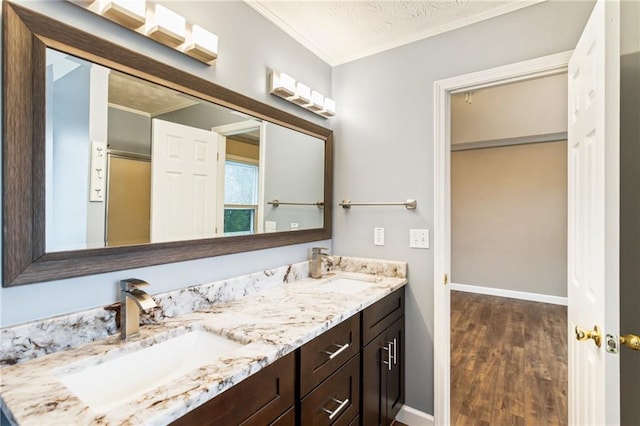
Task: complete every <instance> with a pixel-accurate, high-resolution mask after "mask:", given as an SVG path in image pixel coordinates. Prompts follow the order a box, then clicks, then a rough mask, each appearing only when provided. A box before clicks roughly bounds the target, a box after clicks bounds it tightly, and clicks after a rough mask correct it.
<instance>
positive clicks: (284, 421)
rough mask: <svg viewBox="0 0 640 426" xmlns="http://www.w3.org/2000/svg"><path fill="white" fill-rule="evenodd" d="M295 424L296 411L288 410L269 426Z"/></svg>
mask: <svg viewBox="0 0 640 426" xmlns="http://www.w3.org/2000/svg"><path fill="white" fill-rule="evenodd" d="M295 424H296V410H295V409H294V408H290V409H289V411H287V412H286V413H284V414H283V415H281V416H280V417H278V419H277V420H276V421H275V422H273V423H270V424H269V426H295Z"/></svg>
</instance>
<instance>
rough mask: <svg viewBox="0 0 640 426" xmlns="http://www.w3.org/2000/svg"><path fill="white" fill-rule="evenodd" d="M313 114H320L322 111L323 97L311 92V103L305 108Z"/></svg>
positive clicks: (313, 91) (316, 92)
mask: <svg viewBox="0 0 640 426" xmlns="http://www.w3.org/2000/svg"><path fill="white" fill-rule="evenodd" d="M307 108H308V109H310V110H311V111H313V112H320V111H322V110H323V109H324V95H323V94H322V93H320V92H318V91H315V90H312V91H311V102H310V103H309V105H308V106H307Z"/></svg>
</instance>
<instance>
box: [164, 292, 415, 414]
mask: <svg viewBox="0 0 640 426" xmlns="http://www.w3.org/2000/svg"><path fill="white" fill-rule="evenodd" d="M404 339H405V332H404V288H401V289H399V290H396V291H395V292H393V293H391V294H389V295H388V296H386V297H384V298H383V299H381V300H380V301H378V302H376V303H374V304H373V305H371V306H369V307H368V308H366V309H365V310H363V311H362V312H361V313H359V314H356V315H354V316H352V317H351V318H349V319H346V320H344V321H343V322H341V323H340V324H338V325H336V326H335V327H333V328H331V329H329V330H327V331H326V332H325V333H323V334H321V335H319V336H318V337H316V338H315V339H313V340H311V341H310V342H308V343H306V344H305V345H303V346H302V347H301V348H300V349H298V350H297V351H296V352H294V353H291V354H289V355H287V356H285V357H283V358H282V359H280V360H278V361H276V362H274V363H273V364H271V365H269V366H267V367H265V368H263V369H262V370H261V371H259V372H257V373H256V374H254V375H252V376H250V377H249V378H247V379H245V380H243V381H242V382H240V383H238V384H237V385H236V386H234V387H233V388H231V389H229V390H227V391H225V392H223V393H222V394H220V395H218V396H217V397H215V398H214V399H212V400H211V401H209V402H207V403H205V404H204V405H202V406H200V407H198V408H196V409H195V410H193V411H191V412H190V413H187V414H186V415H185V416H183V417H181V418H180V419H178V420H176V421H175V422H174V423H173V424H174V425H197V426H200V425H220V426H227V425H234V426H235V425H244V426H248V425H261V426H264V425H270V426H293V425H301V426H313V425H345V426H356V425H363V426H373V425H383V426H387V425H390V424H391V423H392V422H393V420H394V419H395V416H396V415H397V414H398V411H399V410H400V408H401V407H402V404H403V403H404V380H405V379H404V374H405V372H404V346H405V341H404Z"/></svg>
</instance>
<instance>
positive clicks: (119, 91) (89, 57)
mask: <svg viewBox="0 0 640 426" xmlns="http://www.w3.org/2000/svg"><path fill="white" fill-rule="evenodd" d="M3 7H4V11H3V12H4V13H3V16H4V34H3V37H4V50H3V55H4V57H3V73H4V75H3V82H4V87H3V93H4V98H3V107H4V114H3V150H4V151H3V173H4V174H3V185H4V187H3V206H4V215H3V222H4V223H3V225H4V244H3V286H11V285H19V284H27V283H33V282H41V281H49V280H56V279H62V278H69V277H75V276H82V275H89V274H95V273H101V272H108V271H114V270H119V269H129V268H136V267H142V266H150V265H156V264H162V263H169V262H177V261H184V260H190V259H197V258H203V257H211V256H218V255H224V254H231V253H238V252H244V251H250V250H258V249H265V248H271V247H278V246H283V245H289V244H298V243H303V242H310V241H317V240H323V239H328V238H331V202H332V193H331V187H332V160H333V157H332V154H333V146H332V144H333V133H332V131H331V130H329V129H326V128H324V127H321V126H318V125H316V124H314V123H311V122H309V121H306V120H304V119H301V118H299V117H296V116H294V115H291V114H288V113H286V112H283V111H281V110H278V109H276V108H273V107H271V106H269V105H266V104H263V103H261V102H258V101H255V100H253V99H251V98H248V97H246V96H243V95H240V94H238V93H235V92H233V91H230V90H228V89H225V88H224V87H221V86H219V85H216V84H214V83H212V82H210V81H206V80H204V79H201V78H198V77H195V76H193V75H190V74H188V73H185V72H183V71H181V70H178V69H175V68H172V67H170V66H168V65H166V64H164V63H160V62H157V61H154V60H153V59H151V58H148V57H145V56H142V55H140V54H138V53H135V52H132V51H130V50H127V49H125V48H122V47H120V46H117V45H115V44H113V43H111V42H109V41H106V40H103V39H100V38H97V37H95V36H93V35H90V34H87V33H84V32H82V31H80V30H78V29H76V28H73V27H69V26H67V25H65V24H63V23H60V22H58V21H55V20H52V19H50V18H48V17H46V16H43V15H40V14H38V13H36V12H33V11H31V10H29V9H26V8H23V7H20V6H17V5H15V4H12V3H8V2H4V4H3ZM292 158H295V159H296V161H291V159H292Z"/></svg>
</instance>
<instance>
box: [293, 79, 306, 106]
mask: <svg viewBox="0 0 640 426" xmlns="http://www.w3.org/2000/svg"><path fill="white" fill-rule="evenodd" d="M290 101H291V102H293V103H294V104H298V105H301V106H305V105H309V103H310V102H311V88H310V87H309V86H307V85H306V84H303V83H300V82H297V83H296V95H295V96H294V97H292V98H291V99H290Z"/></svg>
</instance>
